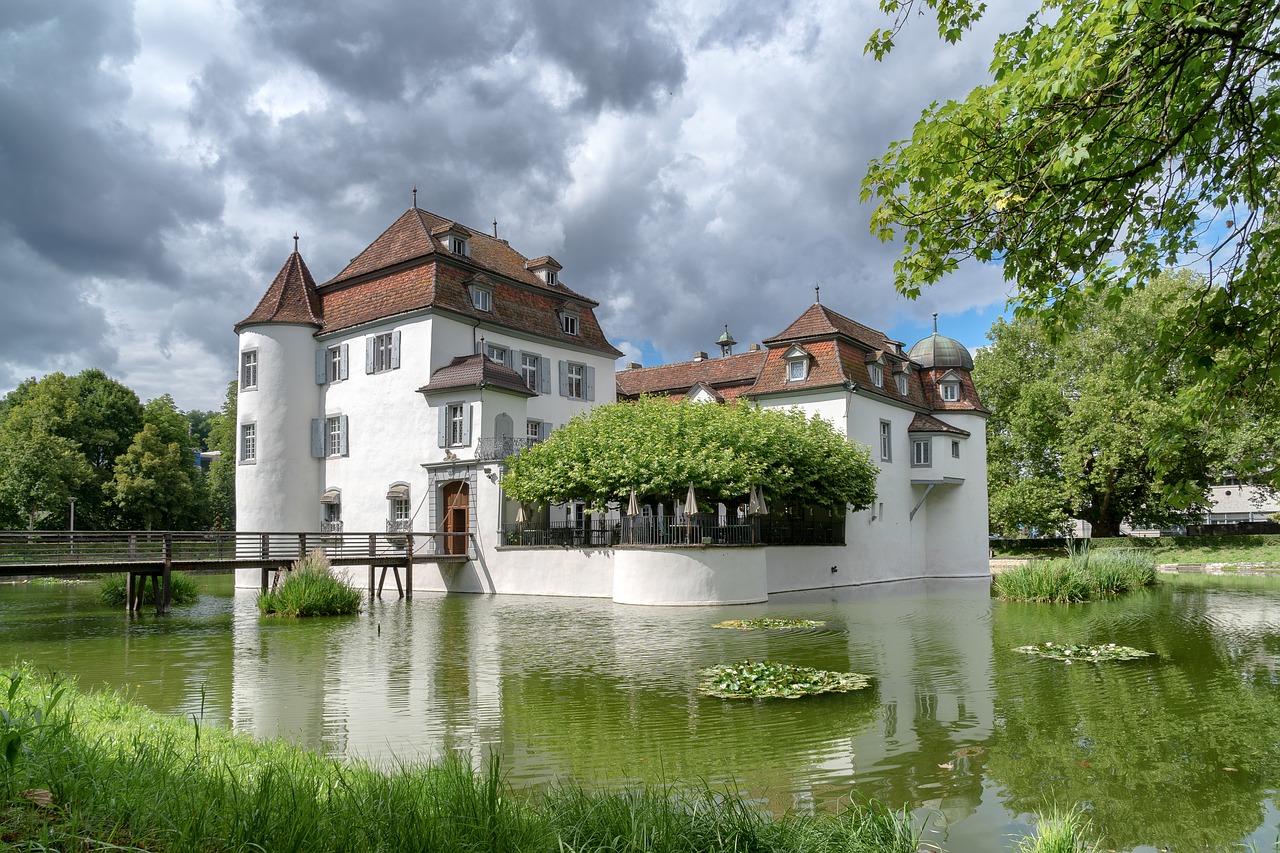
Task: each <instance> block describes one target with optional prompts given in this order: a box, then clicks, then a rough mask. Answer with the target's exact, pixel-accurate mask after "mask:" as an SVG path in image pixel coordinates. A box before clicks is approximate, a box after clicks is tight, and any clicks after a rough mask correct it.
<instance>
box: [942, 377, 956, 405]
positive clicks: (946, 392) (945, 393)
mask: <svg viewBox="0 0 1280 853" xmlns="http://www.w3.org/2000/svg"><path fill="white" fill-rule="evenodd" d="M942 399H943V401H944V402H947V403H954V402H956V401H957V400H959V399H960V383H959V382H943V383H942Z"/></svg>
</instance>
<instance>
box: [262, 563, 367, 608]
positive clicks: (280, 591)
mask: <svg viewBox="0 0 1280 853" xmlns="http://www.w3.org/2000/svg"><path fill="white" fill-rule="evenodd" d="M276 581H277V583H276V584H275V585H274V586H273V587H272V589H270V590H268V591H267V592H264V593H261V594H259V595H258V609H259V610H260V611H262V613H264V614H275V615H279V616H345V615H349V614H352V613H359V612H360V605H361V603H362V602H363V600H364V598H363V596H362V595H361V594H360V591H359V590H357V589H353V588H352V587H349V586H347V585H346V584H345V583H343V582H342V581H341V580H340V579H338V578H337V577H336V576H335V575H334V574H333V567H332V566H331V565H330V564H329V559H328V558H327V557H326V556H325V555H324V552H323V551H319V550H317V551H312V552H311V553H309V554H307V555H306V556H305V557H303V558H302V559H300V560H297V561H295V562H294V564H293V565H292V566H291V567H290V568H289V569H288V570H287V571H285V572H284V573H283V579H281V578H280V576H279V575H277V577H276Z"/></svg>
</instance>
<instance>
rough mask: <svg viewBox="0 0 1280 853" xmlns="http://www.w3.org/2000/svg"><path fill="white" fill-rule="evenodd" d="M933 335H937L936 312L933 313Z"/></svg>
mask: <svg viewBox="0 0 1280 853" xmlns="http://www.w3.org/2000/svg"><path fill="white" fill-rule="evenodd" d="M933 333H934V334H935V335H936V334H938V312H937V311H934V312H933Z"/></svg>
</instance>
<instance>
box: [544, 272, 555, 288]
mask: <svg viewBox="0 0 1280 853" xmlns="http://www.w3.org/2000/svg"><path fill="white" fill-rule="evenodd" d="M544 280H545V281H546V282H547V284H549V285H551V286H552V287H555V286H556V283H557V282H558V280H559V279H558V277H557V276H556V271H555V270H553V269H549V270H547V271H546V274H545V279H544Z"/></svg>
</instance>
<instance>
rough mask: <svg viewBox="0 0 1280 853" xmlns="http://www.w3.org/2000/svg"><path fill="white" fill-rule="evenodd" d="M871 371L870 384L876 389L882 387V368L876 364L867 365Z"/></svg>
mask: <svg viewBox="0 0 1280 853" xmlns="http://www.w3.org/2000/svg"><path fill="white" fill-rule="evenodd" d="M868 367H869V368H870V371H871V384H872V385H874V386H876V387H877V388H883V387H884V368H883V367H881V366H880V365H878V364H871V365H868Z"/></svg>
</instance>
